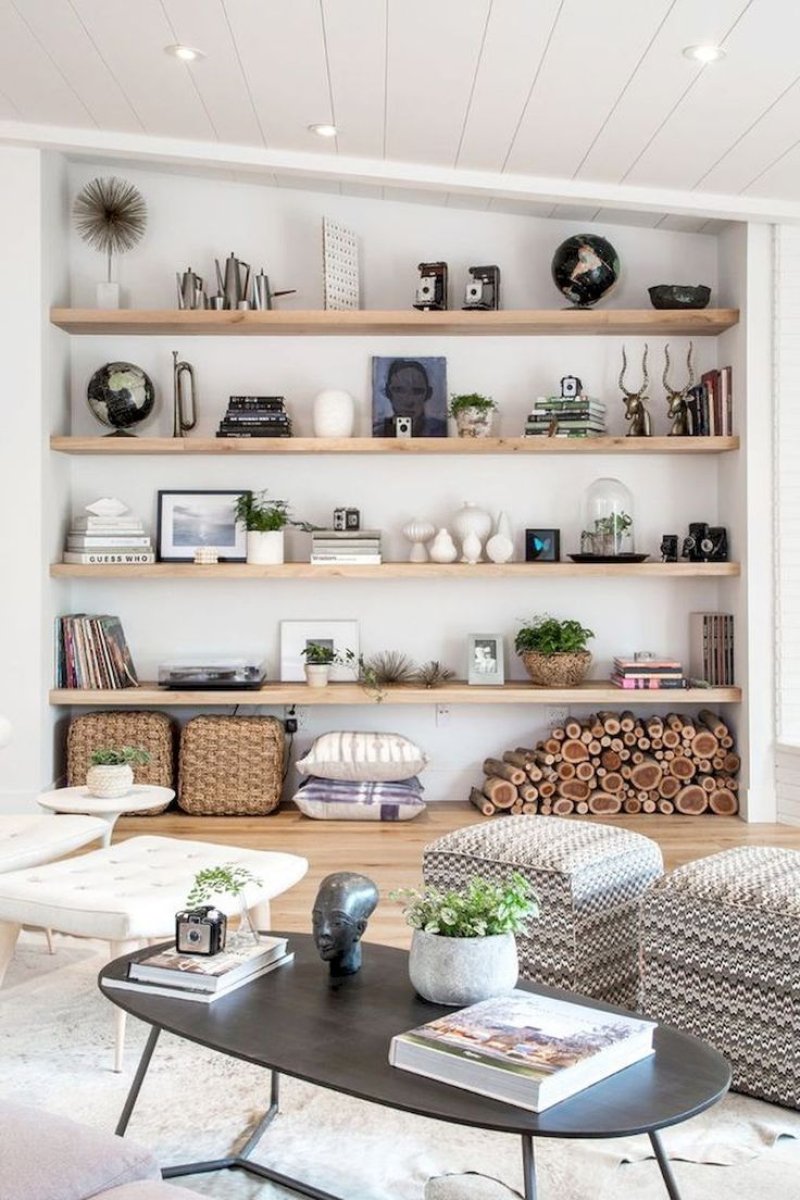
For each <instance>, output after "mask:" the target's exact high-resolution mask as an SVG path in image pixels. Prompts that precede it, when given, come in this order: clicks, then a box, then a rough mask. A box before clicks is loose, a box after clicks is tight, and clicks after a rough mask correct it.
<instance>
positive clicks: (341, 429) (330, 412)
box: [314, 388, 356, 438]
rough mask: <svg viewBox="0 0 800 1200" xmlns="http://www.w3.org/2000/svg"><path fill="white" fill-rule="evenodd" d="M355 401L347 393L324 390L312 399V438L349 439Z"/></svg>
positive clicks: (351, 432)
mask: <svg viewBox="0 0 800 1200" xmlns="http://www.w3.org/2000/svg"><path fill="white" fill-rule="evenodd" d="M355 412H356V410H355V401H354V400H353V397H352V396H351V395H350V393H349V392H344V391H341V390H339V389H338V388H326V389H325V391H322V392H318V393H317V395H316V396H315V397H314V436H315V437H319V438H349V437H352V436H353V425H354V423H355Z"/></svg>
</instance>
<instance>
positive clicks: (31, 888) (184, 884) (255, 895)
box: [0, 817, 308, 1071]
mask: <svg viewBox="0 0 800 1200" xmlns="http://www.w3.org/2000/svg"><path fill="white" fill-rule="evenodd" d="M65 819H66V818H64V817H55V818H54V820H56V821H62V820H65ZM74 819H76V820H77V819H78V818H74ZM102 823H103V822H100V824H102ZM227 863H233V864H235V865H236V866H243V867H247V869H248V870H250V871H251V872H252V873H253V875H255V876H256V878H258V879H260V880H261V881H262V886H261V887H260V888H259V887H256V886H255V885H254V884H250V885H249V887H248V892H247V896H248V899H250V900H252V905H251V912H252V914H253V918H254V920H255V921H256V923H257V924H258V926H259V927H260V928H262V929H264V928H269V902H270V900H271V899H272V898H273V897H274V896H279V895H280V894H281V893H282V892H285V891H287V889H288V888H290V887H292V886H293V885H294V884H295V883H297V882H298V881H299V880H300V879H302V878H303V876H304V875H305V873H306V871H307V870H308V863H307V861H306V860H305V859H304V858H300V857H299V856H298V855H296V854H279V853H275V852H272V851H269V850H243V849H242V848H241V847H238V846H225V845H218V844H214V843H213V842H189V841H183V840H181V839H179V838H161V837H137V838H130V839H129V840H128V841H126V842H121V843H120V844H119V845H117V846H110V847H109V848H108V849H104V850H94V851H91V852H90V853H89V854H83V855H81V856H80V857H78V858H72V859H67V860H65V861H62V862H56V863H49V864H47V865H45V866H40V867H33V868H26V869H25V870H19V871H13V872H11V873H10V874H5V875H0V983H2V980H3V976H4V974H5V971H6V968H7V966H8V963H9V962H10V960H11V956H12V954H13V951H14V946H15V944H16V940H17V936H18V934H19V930H20V926H21V925H42V926H45V927H47V928H50V929H56V930H58V931H60V932H61V933H69V934H73V935H74V936H76V937H89V938H101V939H102V940H103V941H107V942H109V943H110V946H111V957H112V958H117V957H119V956H120V955H122V954H128V953H130V952H131V951H133V950H134V949H136V948H137V947H138V946H139V945H140V944H141V943H142V942H145V941H148V940H150V939H156V938H161V937H168V936H170V934H172V932H173V931H174V928H175V913H176V912H177V911H178V909H180V908H182V907H183V906H184V905H185V903H186V897H187V895H188V893H189V890H190V888H191V886H192V882H193V880H194V877H195V875H196V874H197V872H198V871H200V870H202V869H203V868H204V867H215V866H221V865H222V864H227ZM215 903H218V905H219V907H220V908H221V909H222V910H223V911H224V912H225V913H227V914H228V915H232V914H234V913H237V912H238V911H239V906H238V901H237V900H236V898H235V897H232V896H226V897H223V896H220V897H215ZM115 1015H116V1022H117V1038H116V1050H115V1058H114V1069H115V1070H116V1071H119V1070H121V1069H122V1053H123V1048H124V1038H125V1013H124V1012H123V1010H122V1009H121V1008H115Z"/></svg>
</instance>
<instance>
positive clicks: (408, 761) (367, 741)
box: [296, 732, 428, 783]
mask: <svg viewBox="0 0 800 1200" xmlns="http://www.w3.org/2000/svg"><path fill="white" fill-rule="evenodd" d="M427 765H428V759H427V757H426V756H425V755H424V754H423V753H422V751H421V750H420V748H419V746H415V745H414V743H413V742H411V741H409V740H408V738H405V737H403V736H402V734H399V733H347V732H343V733H323V734H322V736H321V737H318V738H317V739H316V741H315V742H314V744H313V745H312V746H311V748H310V750H309V751H308V753H307V754H306V756H305V758H301V759H300V761H299V762H298V763H297V764H296V766H297V770H298V772H299V773H300V774H301V775H318V776H319V777H320V779H352V780H358V781H364V782H367V783H383V782H386V781H390V780H395V779H409V778H410V777H411V776H412V775H419V773H420V771H424V770H425V767H426V766H427Z"/></svg>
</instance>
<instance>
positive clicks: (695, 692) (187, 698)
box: [50, 679, 742, 708]
mask: <svg viewBox="0 0 800 1200" xmlns="http://www.w3.org/2000/svg"><path fill="white" fill-rule="evenodd" d="M382 695H383V700H382V703H384V704H483V705H495V704H591V705H596V704H618V705H620V706H621V707H624V708H629V707H631V705H641V704H646V705H648V706H649V707H650V706H652V705H654V704H665V705H669V707H670V708H674V707H675V706H676V705H684V704H703V705H707V704H735V703H738V701H740V700H741V698H742V692H741V688H738V687H717V688H681V689H678V688H675V689H669V690H666V689H665V690H664V691H639V690H637V691H626V690H625V689H623V688H616V687H613V685H612V684H610V683H608V682H607V681H606V680H603V679H593V680H588V681H587V682H586V683H583V684H581V685H580V686H579V687H574V688H541V687H534V686H533V684H528V683H522V682H520V683H506V684H504V685H503V686H502V687H473V686H470V685H469V684H467V683H464V682H463V681H459V682H457V683H449V684H446V685H445V686H444V687H438V688H424V687H417V686H414V685H403V686H401V687H387V688H384V689H383V693H382ZM50 703H51V704H53V705H67V706H71V705H80V706H83V707H87V706H88V707H96V706H97V705H108V706H110V707H112V708H139V707H141V706H142V705H146V706H150V705H159V706H160V707H162V708H196V707H199V706H209V705H214V706H219V707H223V708H229V707H230V706H231V705H247V706H249V707H252V708H255V707H258V706H260V705H264V706H270V707H272V706H280V705H286V704H300V705H311V704H313V705H315V706H328V707H330V706H333V705H342V704H348V705H349V704H358V705H363V704H376V703H378V700H377V699H376V696H375V693H374V692H372V693H370V692H368V691H366V690H365V689H364V688H363V687H361V685H360V684H357V683H331V684H328V686H327V687H325V688H310V687H308V685H307V684H305V683H267V684H265V685H264V686H263V687H262V688H260V689H259V690H258V691H230V692H227V691H226V692H203V691H198V692H185V691H167V690H165V689H163V688H159V687H156V685H155V684H153V683H143V684H142V685H141V686H140V687H138V688H122V689H120V690H119V691H96V690H93V691H78V690H76V689H73V688H55V689H53V691H51V692H50Z"/></svg>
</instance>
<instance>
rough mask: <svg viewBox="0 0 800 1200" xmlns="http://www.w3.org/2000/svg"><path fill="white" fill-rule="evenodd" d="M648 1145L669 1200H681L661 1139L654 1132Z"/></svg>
mask: <svg viewBox="0 0 800 1200" xmlns="http://www.w3.org/2000/svg"><path fill="white" fill-rule="evenodd" d="M650 1144H651V1145H652V1147H653V1150H654V1152H655V1156H656V1159H657V1161H658V1165H659V1167H660V1169H661V1177H662V1179H663V1180H664V1187H665V1188H666V1189H667V1195H668V1196H669V1200H681V1194H680V1192H679V1191H678V1184H677V1181H676V1179H675V1176H674V1175H673V1173H672V1167H671V1166H670V1161H669V1159H668V1158H667V1155H666V1152H665V1150H664V1147H663V1145H662V1142H661V1138H660V1137H659V1135H658V1134H657V1133H656V1131H655V1130H653V1132H652V1133H651V1134H650Z"/></svg>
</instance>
